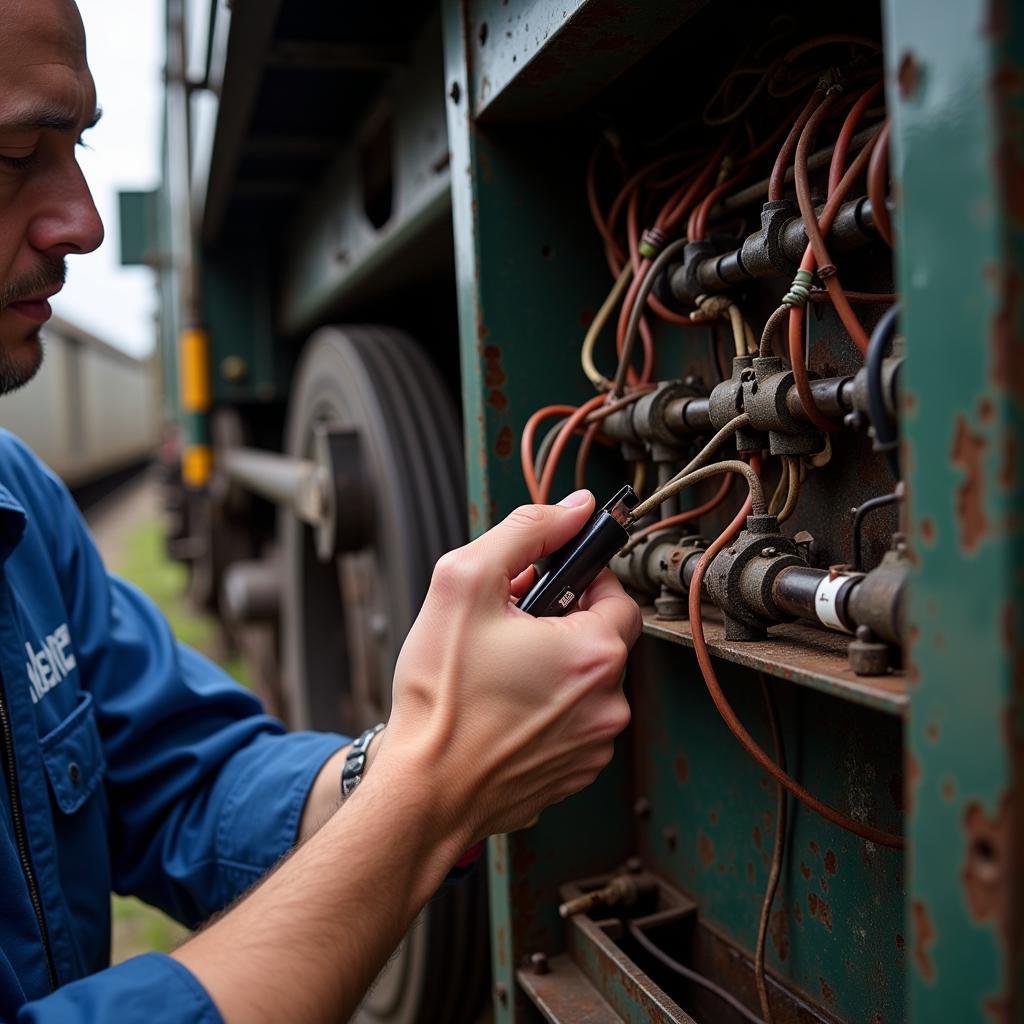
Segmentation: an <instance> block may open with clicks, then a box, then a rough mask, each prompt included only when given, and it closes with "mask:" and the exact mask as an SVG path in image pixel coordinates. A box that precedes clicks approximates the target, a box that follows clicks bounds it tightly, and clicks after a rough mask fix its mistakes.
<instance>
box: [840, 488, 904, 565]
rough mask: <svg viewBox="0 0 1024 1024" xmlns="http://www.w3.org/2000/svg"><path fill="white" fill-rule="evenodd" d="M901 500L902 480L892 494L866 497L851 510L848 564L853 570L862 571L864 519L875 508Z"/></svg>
mask: <svg viewBox="0 0 1024 1024" xmlns="http://www.w3.org/2000/svg"><path fill="white" fill-rule="evenodd" d="M902 500H903V481H900V482H899V483H898V484H897V485H896V489H895V490H894V491H893V492H892V494H881V495H879V496H878V497H877V498H868V500H867V501H865V502H864V503H863V504H862V505H858V506H857V508H855V509H854V510H853V549H852V552H851V557H850V566H851V568H852V569H853V570H854V572H863V571H864V562H863V557H864V555H863V538H862V536H861V530H862V529H863V527H864V519H865V517H866V516H867V515H868V514H869V513H870V512H874V511H875V509H878V508H885V507H886V505H895V504H897V503H899V502H900V501H902Z"/></svg>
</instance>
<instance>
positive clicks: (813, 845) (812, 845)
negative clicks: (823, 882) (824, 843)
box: [807, 839, 818, 857]
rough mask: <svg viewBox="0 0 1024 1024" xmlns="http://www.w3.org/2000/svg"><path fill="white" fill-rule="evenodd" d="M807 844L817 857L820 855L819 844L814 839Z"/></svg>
mask: <svg viewBox="0 0 1024 1024" xmlns="http://www.w3.org/2000/svg"><path fill="white" fill-rule="evenodd" d="M807 845H808V847H810V851H811V853H813V854H814V856H815V857H817V856H818V844H817V843H816V842H815V841H814V840H813V839H812V840H811V841H810V842H809V843H808V844H807Z"/></svg>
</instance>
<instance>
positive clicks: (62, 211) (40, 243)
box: [28, 163, 103, 256]
mask: <svg viewBox="0 0 1024 1024" xmlns="http://www.w3.org/2000/svg"><path fill="white" fill-rule="evenodd" d="M47 192H48V194H47V196H46V200H45V206H44V207H43V208H42V209H41V210H40V211H39V213H38V214H37V215H36V216H35V217H34V218H33V220H32V224H31V226H30V228H29V237H28V240H29V243H30V244H31V245H32V247H33V248H35V249H38V250H39V251H40V252H49V253H53V254H54V255H57V256H69V255H72V254H74V253H86V252H92V251H93V250H94V249H97V248H98V247H99V245H100V243H101V242H102V241H103V221H102V220H100V215H99V212H98V211H97V209H96V204H95V203H94V202H93V198H92V193H91V192H90V191H89V186H88V184H87V183H86V181H85V177H84V176H83V174H82V171H81V168H80V167H79V166H78V164H77V163H76V164H74V166H73V167H69V168H67V170H66V171H65V172H64V173H63V174H61V176H60V180H59V181H58V182H51V183H50V188H49V189H48V190H47Z"/></svg>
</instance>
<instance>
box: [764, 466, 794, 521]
mask: <svg viewBox="0 0 1024 1024" xmlns="http://www.w3.org/2000/svg"><path fill="white" fill-rule="evenodd" d="M788 493H789V459H788V458H786V457H785V456H783V457H782V466H781V468H780V471H779V482H778V483H777V484H776V485H775V490H774V491H773V492H772V500H771V501H770V502H768V513H769V515H773V516H774V515H778V512H779V509H780V508H781V507H782V504H783V495H784V494H788Z"/></svg>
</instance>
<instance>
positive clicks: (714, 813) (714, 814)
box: [708, 811, 718, 825]
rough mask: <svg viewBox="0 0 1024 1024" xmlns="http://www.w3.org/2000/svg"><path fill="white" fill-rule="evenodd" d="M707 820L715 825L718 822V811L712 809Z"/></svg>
mask: <svg viewBox="0 0 1024 1024" xmlns="http://www.w3.org/2000/svg"><path fill="white" fill-rule="evenodd" d="M708 821H710V822H711V824H712V825H717V824H718V812H717V811H712V812H711V813H710V814H709V815H708Z"/></svg>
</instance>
